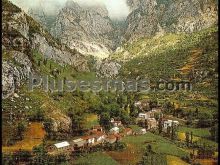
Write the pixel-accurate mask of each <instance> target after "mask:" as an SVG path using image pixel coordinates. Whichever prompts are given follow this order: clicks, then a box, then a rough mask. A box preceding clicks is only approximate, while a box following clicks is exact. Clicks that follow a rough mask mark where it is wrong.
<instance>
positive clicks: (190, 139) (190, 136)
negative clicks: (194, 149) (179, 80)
mask: <svg viewBox="0 0 220 165" xmlns="http://www.w3.org/2000/svg"><path fill="white" fill-rule="evenodd" d="M185 137H186V139H185V140H186V145H187V147H189V145H190V144H193V132H190V133H189V132H186V133H185Z"/></svg>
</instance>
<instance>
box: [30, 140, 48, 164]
mask: <svg viewBox="0 0 220 165" xmlns="http://www.w3.org/2000/svg"><path fill="white" fill-rule="evenodd" d="M33 153H34V155H35V156H34V157H33V161H32V164H34V165H49V164H50V160H49V155H48V154H47V151H46V149H45V141H43V143H42V144H41V145H39V146H37V147H34V148H33Z"/></svg>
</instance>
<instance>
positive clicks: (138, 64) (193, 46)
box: [111, 27, 218, 95]
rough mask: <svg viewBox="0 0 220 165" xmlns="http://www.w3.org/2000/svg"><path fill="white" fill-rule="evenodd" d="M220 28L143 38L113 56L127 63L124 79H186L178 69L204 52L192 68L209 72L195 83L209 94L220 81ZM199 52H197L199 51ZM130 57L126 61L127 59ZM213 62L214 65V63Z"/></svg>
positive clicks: (214, 91)
mask: <svg viewBox="0 0 220 165" xmlns="http://www.w3.org/2000/svg"><path fill="white" fill-rule="evenodd" d="M217 31H218V30H217V28H215V27H213V28H209V29H206V30H203V31H200V32H196V33H193V34H190V35H186V34H178V35H176V34H167V35H165V36H163V37H161V38H153V39H146V38H143V39H140V40H138V41H136V42H134V43H132V44H126V45H124V46H123V51H122V52H118V53H115V54H113V55H112V56H111V58H112V59H115V60H118V61H121V62H123V61H124V55H125V54H126V52H129V55H127V56H126V55H125V62H124V63H123V64H124V65H123V68H122V71H121V77H123V78H136V77H138V76H139V77H140V78H150V80H152V81H154V80H159V79H160V78H162V79H172V78H174V76H175V78H180V79H185V77H184V76H183V75H182V73H181V72H180V71H178V69H181V68H183V67H184V66H186V64H187V63H189V60H190V58H191V57H193V55H195V53H198V51H201V53H200V54H199V57H198V58H197V59H195V60H194V61H193V64H192V65H193V66H192V67H193V68H194V69H198V70H199V71H209V72H210V75H209V76H208V78H206V79H205V80H203V81H202V82H207V86H204V85H203V84H202V83H197V84H196V89H197V90H199V91H204V92H206V93H207V94H209V93H210V94H211V95H212V94H213V93H214V94H215V95H216V88H217V83H216V82H217V80H216V79H215V78H214V76H213V75H214V74H215V73H216V72H217V70H216V69H217V59H218V55H217V51H218V40H217ZM196 51H197V52H196ZM126 60H127V61H126ZM213 64H214V65H213Z"/></svg>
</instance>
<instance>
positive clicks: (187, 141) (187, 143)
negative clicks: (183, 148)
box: [185, 132, 190, 147]
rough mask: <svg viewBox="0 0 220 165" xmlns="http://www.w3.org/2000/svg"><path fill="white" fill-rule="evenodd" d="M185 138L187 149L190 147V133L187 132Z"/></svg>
mask: <svg viewBox="0 0 220 165" xmlns="http://www.w3.org/2000/svg"><path fill="white" fill-rule="evenodd" d="M185 137H186V145H187V147H189V141H190V140H189V132H186V133H185Z"/></svg>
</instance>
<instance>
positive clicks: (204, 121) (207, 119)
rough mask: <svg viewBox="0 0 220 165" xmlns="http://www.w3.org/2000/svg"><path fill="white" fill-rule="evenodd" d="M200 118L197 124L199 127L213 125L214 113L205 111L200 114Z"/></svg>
mask: <svg viewBox="0 0 220 165" xmlns="http://www.w3.org/2000/svg"><path fill="white" fill-rule="evenodd" d="M198 118H199V120H198V123H197V126H198V127H199V128H206V127H210V126H211V125H212V119H213V118H212V115H211V114H210V113H208V112H203V113H200V114H199V117H198Z"/></svg>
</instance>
